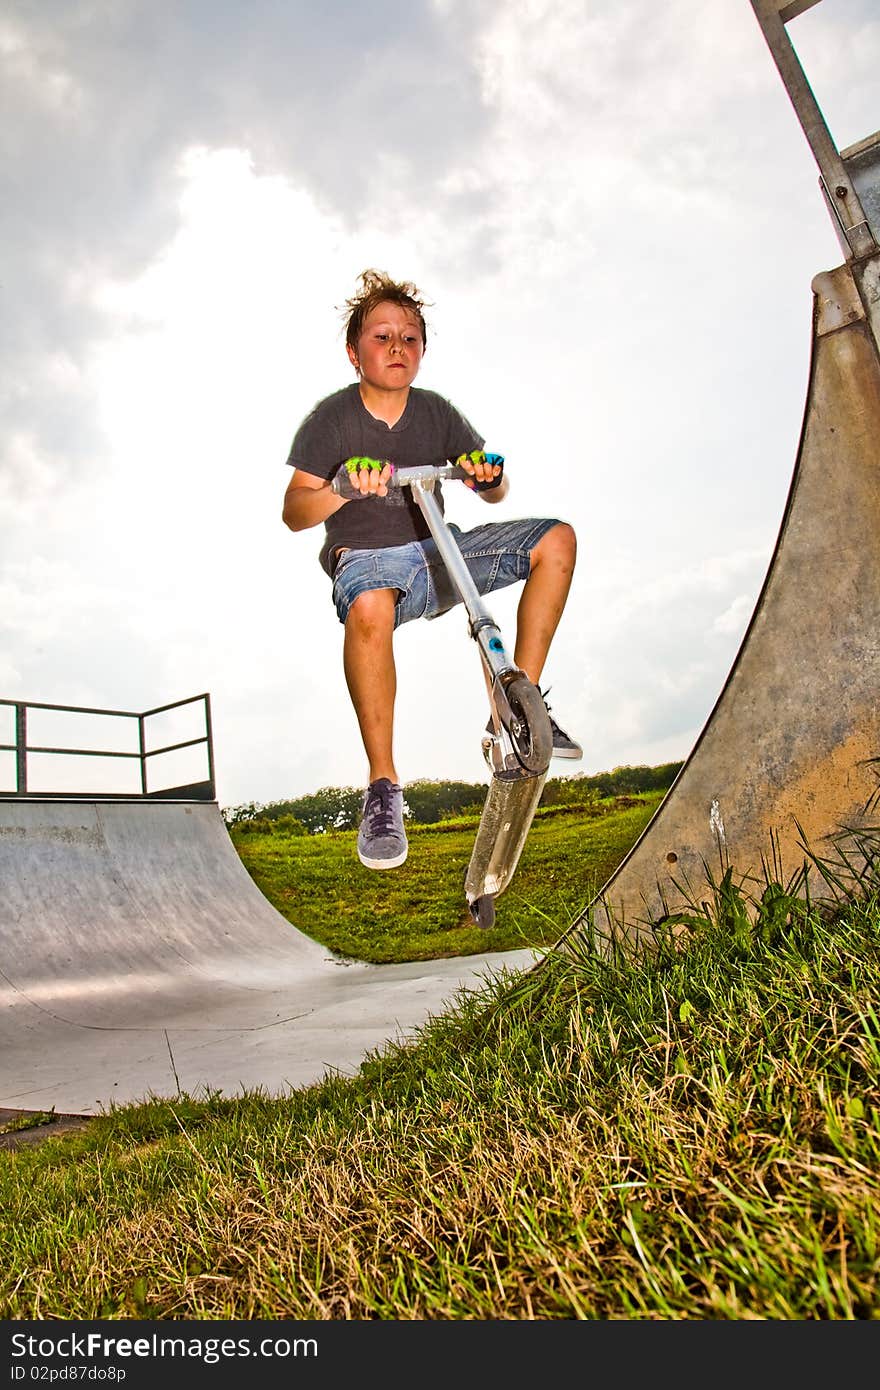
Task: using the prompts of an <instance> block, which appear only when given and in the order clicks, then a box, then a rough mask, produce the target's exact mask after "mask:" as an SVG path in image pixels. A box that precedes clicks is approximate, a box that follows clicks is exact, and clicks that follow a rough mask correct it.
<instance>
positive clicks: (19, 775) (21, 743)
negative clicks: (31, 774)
mask: <svg viewBox="0 0 880 1390" xmlns="http://www.w3.org/2000/svg"><path fill="white" fill-rule="evenodd" d="M27 789H28V787H27V705H25V704H23V703H19V702H18V701H16V705H15V790H16V793H17V794H18V795H19V796H24V795H25V793H26V792H27Z"/></svg>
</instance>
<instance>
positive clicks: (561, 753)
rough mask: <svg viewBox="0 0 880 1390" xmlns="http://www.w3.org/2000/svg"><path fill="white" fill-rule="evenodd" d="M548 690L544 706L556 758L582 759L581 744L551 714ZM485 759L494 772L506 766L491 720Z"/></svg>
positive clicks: (485, 744)
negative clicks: (548, 719)
mask: <svg viewBox="0 0 880 1390" xmlns="http://www.w3.org/2000/svg"><path fill="white" fill-rule="evenodd" d="M549 693H550V691H549V687H548V689H547V690H542V691H541V696H542V698H543V700H544V704H545V705H546V706H547V713H548V715H549V716H550V728H551V729H552V731H553V753H552V756H553V757H554V758H582V757H583V756H584V750H583V748H581V745H580V744H579V743H576V742H575V740H574V739H573V738H572V737H571V734H567V733H566V732H565V730H564V729H563V728H562V725H561V724H557V722H556V720H555V719H554V718H553V715H552V714H551V713H550V706H549V705H548V704H547V696H548V695H549ZM482 749H483V757H484V758H485V759H486V763H487V765H488V767H489V769H490V771H492V772H500V771H501V770H502V769H503V766H504V754H503V753H502V751H501V740H500V738H499V737H498V735H497V734H496V732H495V726H494V724H493V723H492V720H491V718H490V719H489V722H488V723H487V725H486V729H485V732H484V734H483V738H482Z"/></svg>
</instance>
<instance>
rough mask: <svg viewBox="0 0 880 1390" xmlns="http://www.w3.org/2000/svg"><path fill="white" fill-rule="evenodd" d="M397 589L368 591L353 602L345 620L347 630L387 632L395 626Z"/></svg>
mask: <svg viewBox="0 0 880 1390" xmlns="http://www.w3.org/2000/svg"><path fill="white" fill-rule="evenodd" d="M396 599H397V590H396V589H367V590H366V592H365V593H363V594H358V596H357V598H355V599H353V600H352V603H351V607H350V608H349V610H348V617H347V618H346V620H345V626H346V628H349V627H350V628H352V629H355V628H357V629H360V630H361V631H364V632H367V631H370V630H373V629H375V630H377V631H383V632H384V631H385V630H387V629H388V628H389V627H393V626H394V605H395V601H396Z"/></svg>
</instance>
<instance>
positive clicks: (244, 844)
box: [231, 792, 664, 963]
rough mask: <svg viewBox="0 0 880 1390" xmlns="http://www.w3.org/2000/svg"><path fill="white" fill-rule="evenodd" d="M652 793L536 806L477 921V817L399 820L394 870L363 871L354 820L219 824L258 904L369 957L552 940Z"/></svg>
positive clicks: (621, 848)
mask: <svg viewBox="0 0 880 1390" xmlns="http://www.w3.org/2000/svg"><path fill="white" fill-rule="evenodd" d="M663 795H664V793H663V792H647V793H644V794H642V795H639V796H627V797H607V798H605V799H603V800H601V801H596V802H591V803H589V804H587V805H585V806H574V807H569V806H564V807H548V808H546V809H543V808H541V809H539V811H538V813H537V815H536V816H535V819H534V821H533V823H532V827H531V830H530V831H529V837H528V840H527V841H526V845H525V848H524V849H523V852H522V855H521V857H520V861H519V864H518V866H517V870H516V873H515V875H514V877H513V879H512V881H511V884H510V887H509V888H508V889H507V890H506V891H505V892H504V893H503V894H502V895H501V896H500V897H499V898H498V903H497V913H496V919H495V923H494V925H493V926H492V927H490V928H488V929H485V928H481V927H478V926H476V924H475V923H474V922H473V921H472V919H471V915H470V912H469V910H468V906H467V901H466V899H465V894H464V876H465V871H466V869H467V866H468V861H469V859H470V853H471V849H472V847H473V843H474V835H475V832H476V829H477V824H478V822H479V817H478V816H460V817H456V818H455V819H454V820H449V821H442V822H440V823H439V824H438V825H410V826H408V827H407V836H408V839H409V843H410V850H409V857H408V859H407V862H406V871H405V873H387V874H380V873H376V872H375V871H373V870H370V869H365V868H364V867H363V866H362V865H361V863H360V862H359V860H358V858H357V854H356V851H355V840H356V838H357V836H356V832H355V831H354V830H347V831H338V832H333V833H330V834H327V835H307V836H304V835H289V834H287V835H285V834H283V833H280V832H278V831H275V832H271V833H267V834H253V833H250V834H236V832H235V830H234V829H233V830H232V832H231V834H232V839H233V843H234V844H235V846H236V849H237V850H238V853H239V856H240V858H241V860H242V862H243V864H244V865H245V868H246V869H247V870H248V873H249V874H250V875H251V877H252V878H253V880H254V882H255V883H256V884H257V886H258V887H259V889H260V890H261V892H262V893H263V894H264V896H265V897H266V898H268V900H269V902H271V903H272V904H273V906H274V907H276V908H277V909H278V911H279V912H280V913H282V915H283V916H285V917H286V918H287V920H288V921H289V922H291V923H293V925H294V926H295V927H297V928H299V930H300V931H305V932H306V933H307V934H308V935H309V936H311V937H313V938H314V939H315V940H317V941H320V942H321V944H322V945H324V946H327V947H328V948H329V949H330V950H332V951H336V952H338V953H339V954H340V955H343V956H348V957H350V958H352V959H355V960H363V961H371V962H374V963H384V962H399V961H415V960H434V959H437V958H439V957H444V956H464V955H474V954H478V953H479V952H481V951H506V950H517V949H520V948H522V947H526V946H539V947H543V946H549V945H552V944H553V942H554V941H556V940H557V938H558V936H559V934H560V923H562V924H563V925H567V924H568V922H570V921H572V920H574V918H575V917H576V916H577V914H578V912H579V911H581V910H582V909H583V908H584V906H585V905H586V904H587V903H588V902H589V901H590V899H591V898H592V897H593V896H594V894H595V893H596V892H597V891H598V889H599V888H601V886H602V884H603V883H604V882H605V881H606V879H607V878H608V877H609V876H610V875H611V874H612V873H613V871H614V869H616V868H617V866H618V864H619V863H620V861H621V860H622V859H623V857H624V856H625V854H626V853H627V851H628V850H629V849H630V847H631V846H632V845H633V844H634V842H635V841H636V839H637V838H638V836H639V835H640V834H641V832H642V830H643V829H644V827H645V826H646V825H647V823H648V821H649V820H650V818H651V816H652V815H653V814H654V811H655V810H656V809H657V807H658V805H659V804H660V801H661V800H662V797H663Z"/></svg>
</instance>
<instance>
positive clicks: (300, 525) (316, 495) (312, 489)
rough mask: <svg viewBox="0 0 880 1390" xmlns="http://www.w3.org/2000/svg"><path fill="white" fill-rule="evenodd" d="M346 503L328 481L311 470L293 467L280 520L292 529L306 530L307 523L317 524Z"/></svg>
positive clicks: (310, 524) (308, 525) (309, 524)
mask: <svg viewBox="0 0 880 1390" xmlns="http://www.w3.org/2000/svg"><path fill="white" fill-rule="evenodd" d="M345 504H346V502H345V498H344V497H337V495H336V493H335V492H331V490H330V484H329V483H327V482H324V480H323V479H322V478H316V477H315V475H314V473H305V472H303V470H302V469H300V468H295V469H294V470H293V477H292V478H291V480H290V482H289V483H288V484H287V491H286V492H285V494H284V507H283V508H282V511H281V519H282V521H283V522H284V524H285V526H289V527H290V529H291V531H307V530H308V529H309V527H310V526H319V525H320V524H321V522H322V521H326V520H327V518H328V516H332V515H333V513H334V512H338V511H339V508H340V507H344V506H345Z"/></svg>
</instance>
